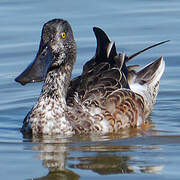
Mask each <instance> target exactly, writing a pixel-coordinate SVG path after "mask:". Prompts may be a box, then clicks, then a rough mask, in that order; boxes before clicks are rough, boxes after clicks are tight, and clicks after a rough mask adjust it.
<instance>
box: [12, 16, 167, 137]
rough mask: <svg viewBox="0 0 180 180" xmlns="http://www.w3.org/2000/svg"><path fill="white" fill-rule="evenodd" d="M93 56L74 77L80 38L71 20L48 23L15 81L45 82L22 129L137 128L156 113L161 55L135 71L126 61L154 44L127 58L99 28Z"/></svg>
mask: <svg viewBox="0 0 180 180" xmlns="http://www.w3.org/2000/svg"><path fill="white" fill-rule="evenodd" d="M93 30H94V32H95V35H96V38H97V49H96V54H95V56H94V57H93V58H92V59H91V60H90V61H88V62H87V63H86V64H85V65H84V67H83V72H82V74H81V75H80V76H78V77H77V78H74V79H73V80H71V77H72V70H73V65H74V63H75V61H76V42H75V40H74V35H73V31H72V28H71V25H70V24H69V23H68V21H66V20H64V19H53V20H50V21H48V22H47V23H45V24H44V26H43V28H42V35H41V41H40V45H39V50H38V52H37V55H36V58H35V60H34V61H33V63H31V64H30V65H29V66H28V67H27V68H26V70H25V71H24V72H23V73H22V74H20V75H19V76H18V77H17V78H16V79H15V81H17V82H20V83H21V84H26V83H27V82H38V81H42V80H43V81H44V84H43V87H42V90H41V93H40V96H39V98H38V100H37V102H36V104H35V105H34V106H33V107H32V109H31V110H30V111H29V112H28V114H27V115H26V117H25V119H24V122H23V126H22V128H21V132H22V133H24V134H29V133H30V134H32V135H54V134H59V135H63V136H69V135H74V134H107V133H118V132H119V131H121V129H123V128H129V127H137V126H139V125H141V124H143V123H144V122H145V119H146V118H147V117H148V116H149V114H150V113H151V112H152V109H153V106H154V104H155V101H156V96H157V94H158V90H159V81H160V78H161V76H162V74H163V72H164V68H165V62H164V60H163V57H160V58H158V59H157V60H155V61H153V62H152V63H150V64H148V65H146V66H145V67H143V68H142V69H141V70H139V71H137V67H139V66H138V65H132V66H126V63H127V62H128V61H129V60H130V59H132V58H133V57H135V56H137V55H138V54H140V53H141V52H144V51H145V50H147V49H149V48H151V47H154V46H157V45H159V44H162V43H165V42H167V41H164V42H161V43H158V44H155V45H153V46H151V47H148V48H145V49H143V50H141V51H139V52H137V53H135V54H133V55H132V56H130V57H128V56H126V55H125V53H120V54H118V53H117V52H116V47H115V43H114V42H111V41H110V40H109V38H108V37H107V35H106V34H105V32H104V31H103V30H101V29H100V28H97V27H96V28H94V29H93Z"/></svg>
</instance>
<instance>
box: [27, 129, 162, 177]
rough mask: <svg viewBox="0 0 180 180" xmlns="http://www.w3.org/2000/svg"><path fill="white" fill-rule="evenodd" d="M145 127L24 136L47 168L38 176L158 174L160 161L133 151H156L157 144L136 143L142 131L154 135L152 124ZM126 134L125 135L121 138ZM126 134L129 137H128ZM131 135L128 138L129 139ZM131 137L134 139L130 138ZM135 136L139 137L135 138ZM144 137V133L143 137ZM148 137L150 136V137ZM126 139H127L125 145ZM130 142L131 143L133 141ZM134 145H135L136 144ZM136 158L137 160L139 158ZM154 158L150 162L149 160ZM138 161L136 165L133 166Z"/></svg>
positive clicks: (155, 132) (157, 149)
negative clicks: (109, 132) (104, 132)
mask: <svg viewBox="0 0 180 180" xmlns="http://www.w3.org/2000/svg"><path fill="white" fill-rule="evenodd" d="M149 127H150V128H149V129H146V130H144V129H142V128H140V129H138V130H137V129H129V130H125V131H124V132H122V134H119V135H107V136H103V137H99V136H95V135H92V136H89V137H84V136H74V137H71V138H62V137H58V136H53V137H45V136H44V137H41V138H40V137H33V138H31V139H26V141H32V142H33V143H35V144H36V145H34V146H32V147H31V148H32V149H33V150H34V151H37V152H40V154H39V155H37V156H36V158H38V159H40V160H42V162H43V166H44V167H45V168H48V170H49V173H48V174H47V176H44V177H41V178H38V179H58V178H61V179H64V180H65V179H72V180H76V179H79V178H80V175H79V174H78V170H91V171H92V172H94V173H97V174H100V175H114V174H124V173H128V174H130V173H137V172H142V173H160V172H161V170H162V169H163V165H162V164H161V163H157V162H155V161H154V160H152V159H148V158H146V157H145V156H144V155H143V156H142V158H140V157H136V156H137V154H136V153H141V151H142V150H143V149H144V153H145V152H146V151H147V152H150V153H152V152H153V151H154V152H156V151H159V149H160V147H159V146H157V145H154V146H152V145H147V146H146V145H145V146H144V145H140V144H142V143H143V141H142V140H141V137H143V136H142V134H143V133H144V134H149V135H157V134H158V132H157V131H153V129H152V126H149ZM123 134H126V138H125V137H123ZM128 136H129V137H128ZM130 137H131V138H130ZM133 137H134V139H133ZM135 137H136V138H139V139H135ZM144 137H147V136H144ZM150 137H151V136H150ZM127 139H129V140H130V141H131V142H129V143H128V144H134V145H128V144H126V143H127ZM133 141H134V142H133ZM136 144H138V145H136ZM139 158H140V159H139ZM153 161H154V162H153ZM137 164H139V166H137Z"/></svg>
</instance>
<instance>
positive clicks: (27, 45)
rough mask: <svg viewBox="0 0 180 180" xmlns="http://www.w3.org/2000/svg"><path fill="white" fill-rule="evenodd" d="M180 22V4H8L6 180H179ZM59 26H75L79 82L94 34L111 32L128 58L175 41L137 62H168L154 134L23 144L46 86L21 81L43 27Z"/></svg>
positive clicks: (3, 10)
mask: <svg viewBox="0 0 180 180" xmlns="http://www.w3.org/2000/svg"><path fill="white" fill-rule="evenodd" d="M87 7H88V8H87ZM179 17H180V1H179V0H173V1H162V0H156V1H153V0H152V1H145V0H143V1H142V0H133V1H132V0H126V1H119V0H114V1H109V0H99V1H97V0H91V1H84V0H79V1H72V0H64V1H59V0H54V1H48V0H44V1H43V3H42V1H40V0H33V1H28V0H8V1H7V0H1V1H0V24H1V28H0V58H1V60H0V162H1V163H0V175H1V176H0V177H1V178H0V179H10V180H11V179H13V180H16V179H17V180H20V179H27V178H35V177H36V178H37V177H40V178H39V179H46V180H47V179H70V180H71V179H87V180H90V179H92V177H93V178H94V179H103V180H104V179H108V180H109V179H112V180H115V179H121V178H122V179H125V178H126V180H129V179H133V180H134V179H138V180H139V179H143V180H144V179H153V180H155V179H158V180H162V179H163V180H164V179H171V180H172V179H177V180H179V177H180V171H179V166H178V165H179V164H180V156H179V154H180V135H179V132H180V118H179V117H180V93H179V92H180V91H179V90H180V83H179V72H180V36H179V29H180V18H179ZM52 18H64V19H67V20H68V21H69V22H70V24H71V25H72V28H73V31H74V35H75V40H76V41H77V48H78V53H77V62H76V64H75V67H74V72H73V77H74V76H77V75H79V74H80V73H81V71H82V64H84V63H85V60H88V59H90V58H91V57H92V56H93V55H94V53H95V47H96V42H95V37H94V34H93V32H92V27H93V26H99V27H101V28H102V29H104V30H105V31H106V32H107V34H108V35H109V37H110V38H111V40H112V41H115V42H116V46H117V49H118V52H122V51H123V52H125V53H127V55H130V54H133V53H134V52H136V51H137V50H139V49H142V48H144V47H147V46H148V45H152V44H154V43H157V42H160V41H163V40H167V39H170V40H171V41H170V43H167V44H166V45H163V46H159V47H158V48H154V49H151V50H150V51H147V52H146V53H144V54H142V55H141V56H139V57H137V58H135V59H134V60H133V62H132V64H141V65H144V64H147V63H149V62H151V61H152V60H155V59H156V58H158V57H160V56H164V59H165V62H166V68H165V72H164V74H163V77H162V79H161V82H160V93H159V95H158V97H157V103H156V106H155V108H154V110H153V112H152V115H151V119H152V122H153V123H152V122H151V121H150V126H148V125H147V126H144V127H142V128H140V129H133V130H128V129H127V130H124V131H122V132H121V134H119V135H107V136H103V137H97V136H91V137H71V138H61V137H44V138H43V139H42V138H37V137H36V138H35V137H33V138H31V137H23V136H22V134H21V133H20V131H19V128H20V127H21V126H22V122H23V118H24V117H25V115H26V114H27V112H28V111H29V109H30V108H31V107H32V105H33V104H34V103H35V102H36V99H37V97H38V96H39V93H40V89H41V86H42V84H38V83H37V84H30V85H27V86H25V87H22V86H20V85H19V84H17V83H15V82H14V78H15V77H16V76H17V75H18V74H19V73H20V72H22V70H23V69H24V68H25V67H27V65H28V64H29V63H30V62H31V61H32V60H33V58H34V56H35V54H36V51H37V49H38V43H39V40H40V32H41V28H42V25H43V24H44V23H45V22H46V21H48V20H50V19H52ZM46 174H47V175H46ZM116 177H117V178H116Z"/></svg>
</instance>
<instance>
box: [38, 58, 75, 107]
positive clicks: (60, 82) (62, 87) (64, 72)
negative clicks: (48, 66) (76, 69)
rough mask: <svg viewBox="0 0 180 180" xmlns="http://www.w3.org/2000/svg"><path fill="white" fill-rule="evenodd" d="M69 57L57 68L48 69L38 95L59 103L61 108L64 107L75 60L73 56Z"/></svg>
mask: <svg viewBox="0 0 180 180" xmlns="http://www.w3.org/2000/svg"><path fill="white" fill-rule="evenodd" d="M71 58H72V59H70V60H68V61H65V63H64V64H62V65H60V66H59V67H58V68H55V69H53V70H50V71H49V72H48V73H47V76H46V79H45V82H44V85H43V88H42V92H41V97H40V98H43V99H44V98H45V99H49V100H52V101H55V102H57V103H59V104H60V106H61V107H59V108H63V109H64V108H65V107H66V95H67V89H68V86H69V84H70V80H71V76H72V70H73V65H74V62H75V57H71Z"/></svg>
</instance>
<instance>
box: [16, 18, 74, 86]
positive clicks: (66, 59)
mask: <svg viewBox="0 0 180 180" xmlns="http://www.w3.org/2000/svg"><path fill="white" fill-rule="evenodd" d="M75 59H76V43H75V40H74V37H73V32H72V29H71V26H70V24H69V23H68V22H67V21H66V20H63V19H53V20H51V21H48V22H47V23H45V24H44V26H43V29H42V35H41V41H40V45H39V50H38V52H37V55H36V57H35V60H34V61H33V62H32V63H31V64H30V65H29V66H28V67H27V68H26V69H25V70H24V72H22V73H21V74H20V75H19V76H18V77H17V78H16V79H15V81H17V82H19V83H21V84H22V85H25V84H26V83H29V82H39V81H42V80H44V79H45V76H46V74H47V72H48V71H51V70H53V69H56V68H59V67H60V66H62V65H64V64H65V63H71V64H72V65H73V64H74V61H75Z"/></svg>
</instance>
